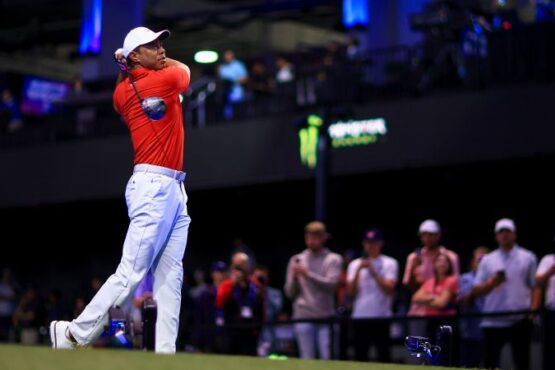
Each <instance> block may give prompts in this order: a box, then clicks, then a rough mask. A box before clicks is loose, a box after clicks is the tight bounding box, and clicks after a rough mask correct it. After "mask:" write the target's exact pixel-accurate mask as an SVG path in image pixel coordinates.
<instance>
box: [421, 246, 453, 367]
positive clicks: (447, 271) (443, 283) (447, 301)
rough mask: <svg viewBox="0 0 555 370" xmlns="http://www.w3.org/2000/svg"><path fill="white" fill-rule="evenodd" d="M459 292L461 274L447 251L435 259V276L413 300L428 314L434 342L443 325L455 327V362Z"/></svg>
mask: <svg viewBox="0 0 555 370" xmlns="http://www.w3.org/2000/svg"><path fill="white" fill-rule="evenodd" d="M458 294H459V276H458V275H456V274H455V273H454V271H453V265H452V263H451V260H450V259H449V257H448V256H447V255H446V254H445V253H440V254H438V255H437V257H436V258H435V259H434V277H433V278H430V279H428V280H426V281H425V282H424V284H422V286H421V287H420V289H418V291H416V293H414V295H413V296H412V302H413V303H415V304H417V305H420V306H421V307H422V308H423V311H424V312H425V315H426V316H428V317H429V318H428V320H427V321H428V322H427V325H426V328H427V330H426V332H427V336H428V338H430V339H431V340H432V342H433V343H435V341H436V332H437V329H438V327H439V326H441V325H450V326H451V328H452V329H453V336H452V338H453V345H452V355H453V364H457V363H458V362H457V361H458V355H457V353H458V340H457V338H458V330H457V320H456V319H455V318H454V317H449V316H455V315H456V314H457V308H456V299H457V296H458Z"/></svg>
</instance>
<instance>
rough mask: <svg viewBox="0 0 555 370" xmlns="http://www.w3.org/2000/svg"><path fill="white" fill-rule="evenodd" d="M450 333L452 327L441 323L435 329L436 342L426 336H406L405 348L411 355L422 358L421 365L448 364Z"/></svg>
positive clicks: (449, 362)
mask: <svg viewBox="0 0 555 370" xmlns="http://www.w3.org/2000/svg"><path fill="white" fill-rule="evenodd" d="M452 335H453V328H451V326H448V325H443V326H440V327H439V328H438V330H437V343H438V344H435V345H434V344H432V343H430V340H429V339H428V338H426V337H420V336H407V337H406V338H405V348H406V349H407V352H408V353H409V354H410V355H411V356H414V357H416V358H419V359H422V363H421V364H422V365H443V366H450V365H451V341H452ZM442 347H443V354H442Z"/></svg>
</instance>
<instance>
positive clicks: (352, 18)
mask: <svg viewBox="0 0 555 370" xmlns="http://www.w3.org/2000/svg"><path fill="white" fill-rule="evenodd" d="M368 1H370V0H343V24H344V25H345V27H347V28H352V27H357V26H358V27H367V26H368V23H369V19H370V14H369V11H368Z"/></svg>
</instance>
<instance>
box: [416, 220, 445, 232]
mask: <svg viewBox="0 0 555 370" xmlns="http://www.w3.org/2000/svg"><path fill="white" fill-rule="evenodd" d="M440 232H441V227H439V224H438V223H437V221H436V220H425V221H424V222H422V223H421V224H420V227H419V228H418V233H419V234H422V233H430V234H439V233H440Z"/></svg>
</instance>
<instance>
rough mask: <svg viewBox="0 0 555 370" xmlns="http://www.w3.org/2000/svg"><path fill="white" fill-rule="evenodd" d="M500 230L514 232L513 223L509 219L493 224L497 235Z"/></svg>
mask: <svg viewBox="0 0 555 370" xmlns="http://www.w3.org/2000/svg"><path fill="white" fill-rule="evenodd" d="M501 230H509V231H512V232H515V231H516V226H515V222H514V221H513V220H511V219H510V218H502V219H500V220H499V221H497V222H496V223H495V232H496V233H498V232H499V231H501Z"/></svg>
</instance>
